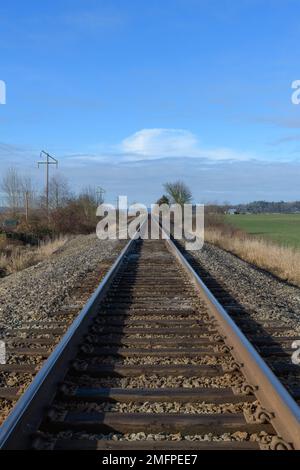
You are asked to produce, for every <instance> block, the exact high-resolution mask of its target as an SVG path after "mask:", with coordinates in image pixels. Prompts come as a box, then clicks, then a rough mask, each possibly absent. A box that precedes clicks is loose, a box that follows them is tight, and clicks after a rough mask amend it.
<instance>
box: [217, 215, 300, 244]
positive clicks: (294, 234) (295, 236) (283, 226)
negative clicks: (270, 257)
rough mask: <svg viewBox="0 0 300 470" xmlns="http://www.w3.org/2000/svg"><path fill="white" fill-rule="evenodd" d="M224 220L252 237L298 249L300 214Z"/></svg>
mask: <svg viewBox="0 0 300 470" xmlns="http://www.w3.org/2000/svg"><path fill="white" fill-rule="evenodd" d="M226 220H227V221H228V222H230V223H231V224H232V225H234V226H236V227H238V228H240V229H242V230H244V231H245V232H248V233H250V234H252V235H258V236H261V237H265V238H268V239H271V240H273V241H274V242H277V243H280V244H281V245H288V246H293V247H296V248H299V249H300V214H249V215H248V214H247V215H241V214H237V215H226Z"/></svg>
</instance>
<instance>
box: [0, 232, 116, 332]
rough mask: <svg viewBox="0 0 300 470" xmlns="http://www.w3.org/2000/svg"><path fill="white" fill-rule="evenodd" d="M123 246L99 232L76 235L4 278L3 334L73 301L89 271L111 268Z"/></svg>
mask: <svg viewBox="0 0 300 470" xmlns="http://www.w3.org/2000/svg"><path fill="white" fill-rule="evenodd" d="M123 246H124V243H123V242H120V241H117V240H108V241H100V240H98V239H97V237H96V235H87V236H86V235H80V236H76V237H73V238H72V239H70V240H69V241H68V242H67V243H66V244H65V245H64V246H63V247H62V248H60V249H59V250H58V251H57V252H56V253H55V254H53V255H52V256H51V257H49V258H48V259H47V260H45V261H43V262H41V263H39V264H37V265H35V266H31V267H30V268H27V269H25V270H23V271H20V272H18V273H15V274H12V275H10V276H9V277H6V278H3V279H1V280H0V334H1V336H4V335H5V330H6V329H7V328H17V327H20V326H22V322H23V321H31V320H32V321H34V320H38V321H42V320H47V319H48V318H49V317H51V314H52V313H53V312H55V311H57V310H58V309H59V308H60V307H61V306H62V305H63V304H65V303H67V302H69V301H70V299H71V298H72V291H73V290H74V288H75V287H76V286H78V285H80V284H81V283H82V281H83V280H84V279H85V277H86V276H87V275H88V274H89V273H92V272H93V271H96V270H99V272H100V271H101V270H102V271H103V269H104V270H107V269H108V268H109V266H110V265H111V264H112V263H113V261H114V260H115V259H116V257H117V256H118V254H119V253H120V251H121V249H122V248H123ZM99 280H100V279H99Z"/></svg>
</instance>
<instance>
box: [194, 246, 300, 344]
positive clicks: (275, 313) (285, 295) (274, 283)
mask: <svg viewBox="0 0 300 470" xmlns="http://www.w3.org/2000/svg"><path fill="white" fill-rule="evenodd" d="M191 254H192V256H193V257H195V259H196V260H199V262H200V264H201V267H203V268H204V269H205V270H206V271H207V272H208V273H209V274H210V275H211V276H212V277H213V278H214V279H215V280H216V281H218V283H219V284H221V285H222V287H223V288H224V289H226V291H227V292H229V293H230V294H231V295H232V297H233V298H234V299H235V300H237V301H238V302H239V304H240V305H241V306H242V307H243V308H245V310H246V311H247V313H248V314H249V315H250V316H251V317H253V318H254V319H259V320H280V321H281V322H284V323H286V324H288V325H289V326H291V327H293V328H294V329H295V330H296V331H298V332H300V288H298V287H294V286H291V285H289V284H287V283H285V282H284V281H280V280H279V279H277V278H276V277H274V276H273V275H272V274H269V273H267V272H265V271H263V270H260V269H257V268H256V267H254V266H252V265H251V264H249V263H247V262H246V261H243V260H241V259H239V258H238V257H236V256H235V255H233V254H231V253H228V252H226V251H224V250H222V249H221V248H218V247H216V246H214V245H211V244H208V243H205V245H204V247H203V249H202V250H201V251H197V252H191ZM278 336H279V335H278Z"/></svg>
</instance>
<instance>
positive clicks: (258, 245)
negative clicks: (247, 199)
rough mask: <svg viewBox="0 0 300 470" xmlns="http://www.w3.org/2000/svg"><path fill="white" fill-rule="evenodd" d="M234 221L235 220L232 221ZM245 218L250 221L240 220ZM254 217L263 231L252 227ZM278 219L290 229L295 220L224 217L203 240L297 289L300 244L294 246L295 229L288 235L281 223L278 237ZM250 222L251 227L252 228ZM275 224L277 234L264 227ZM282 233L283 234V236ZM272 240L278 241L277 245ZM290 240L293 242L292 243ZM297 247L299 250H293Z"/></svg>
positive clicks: (278, 217) (209, 229)
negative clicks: (291, 284) (289, 224)
mask: <svg viewBox="0 0 300 470" xmlns="http://www.w3.org/2000/svg"><path fill="white" fill-rule="evenodd" d="M235 217H236V219H234V218H235ZM246 217H249V219H247V220H244V219H242V218H245V219H246ZM256 217H259V218H260V219H258V220H259V223H260V224H262V225H261V226H260V227H262V226H263V227H264V228H260V229H259V230H258V229H257V225H255V220H256ZM281 217H283V220H284V221H286V222H289V223H292V225H293V222H292V220H293V218H296V219H297V217H295V216H293V215H292V216H291V218H289V217H284V216H274V217H273V216H272V215H270V217H266V216H265V215H259V216H251V215H250V216H246V215H245V216H239V215H237V216H230V217H228V216H226V217H225V221H223V222H222V221H221V222H219V223H218V224H216V225H208V226H207V227H206V229H205V240H206V241H208V242H210V243H213V244H214V245H217V246H219V247H220V248H223V249H225V250H227V251H229V252H231V253H234V254H235V255H237V256H238V257H239V258H241V259H243V260H245V261H248V262H249V263H251V264H254V265H256V266H257V267H259V268H262V269H265V270H267V271H269V272H271V273H273V274H275V275H276V276H277V277H279V278H280V279H283V280H284V281H288V282H291V283H293V284H296V285H298V286H300V250H299V248H300V240H298V244H297V243H296V242H295V241H296V239H297V238H294V237H295V232H297V228H294V231H292V233H290V232H289V230H288V229H287V228H286V226H285V225H284V223H283V224H282V229H281V233H280V227H278V225H280V224H278V221H280V218H281ZM264 218H265V220H264ZM232 219H234V224H233V225H231V224H229V223H228V220H230V222H231V221H232ZM251 219H252V221H253V225H251ZM275 220H277V229H276V230H277V231H276V233H275V230H274V232H272V231H271V228H270V226H268V223H267V222H268V221H270V223H271V226H272V225H273V224H274V223H275V222H274V221H275ZM298 220H299V222H298V223H300V218H299V219H298ZM246 226H247V228H248V231H249V233H246V231H244V230H242V228H244V229H245V227H246ZM237 227H239V228H237ZM298 230H299V229H298ZM266 233H267V235H266ZM284 233H285V234H286V235H285V236H284ZM270 235H273V236H270ZM299 238H300V234H299ZM273 240H280V242H278V241H277V242H276V241H273ZM291 240H293V242H292V241H291ZM289 245H290V246H289ZM296 246H298V247H299V248H296Z"/></svg>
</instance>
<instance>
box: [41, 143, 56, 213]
mask: <svg viewBox="0 0 300 470" xmlns="http://www.w3.org/2000/svg"><path fill="white" fill-rule="evenodd" d="M43 156H45V157H46V161H45V160H43V161H41V162H38V168H39V167H40V165H46V210H47V215H48V217H49V165H56V168H57V167H58V160H56V158H54V157H51V155H49V153H47V152H45V151H44V150H42V151H41V154H40V157H41V158H42V157H43Z"/></svg>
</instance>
